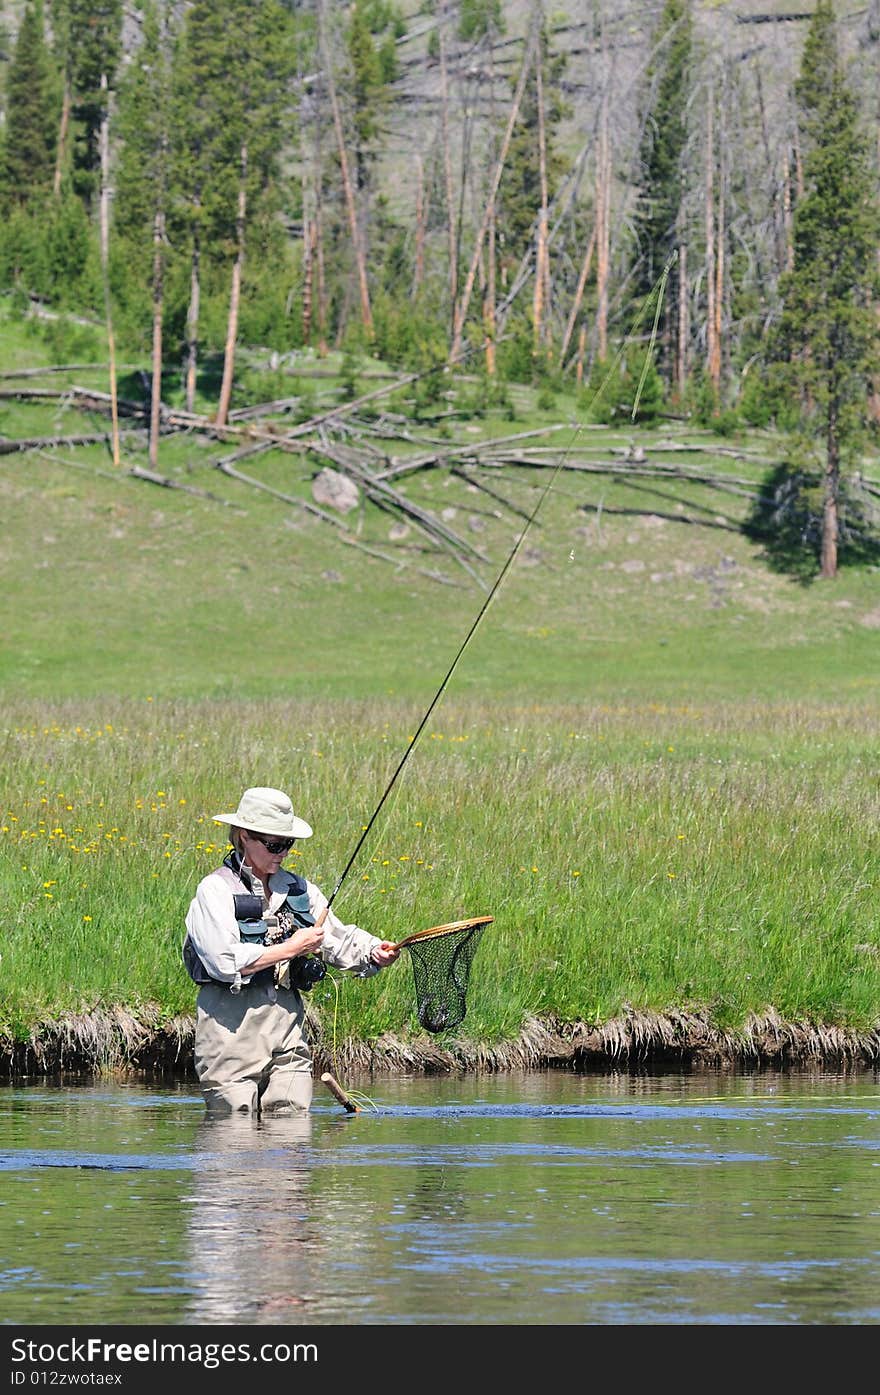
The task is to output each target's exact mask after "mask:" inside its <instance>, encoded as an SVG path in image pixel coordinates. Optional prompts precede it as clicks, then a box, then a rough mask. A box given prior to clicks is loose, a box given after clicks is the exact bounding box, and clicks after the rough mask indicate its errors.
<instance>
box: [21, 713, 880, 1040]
mask: <svg viewBox="0 0 880 1395" xmlns="http://www.w3.org/2000/svg"><path fill="white" fill-rule="evenodd" d="M420 715H421V714H420V712H418V711H417V710H415V709H414V708H413V707H412V706H411V705H409V704H406V703H400V702H395V701H390V700H389V701H385V702H382V701H377V702H375V703H369V704H367V703H345V702H335V703H331V702H322V703H320V704H315V703H308V702H280V701H266V702H245V703H224V704H214V703H208V702H205V703H192V704H184V703H168V702H159V701H142V702H110V701H95V702H92V703H88V702H86V703H77V704H63V703H61V704H55V705H53V706H52V707H47V706H46V705H45V704H32V703H28V702H22V703H18V704H12V705H11V706H10V707H9V709H8V711H7V716H6V725H5V732H4V736H3V761H2V773H0V806H2V814H3V817H2V824H0V871H2V876H3V881H4V885H5V886H6V888H7V930H6V935H5V937H4V938H5V944H4V947H3V957H2V964H0V972H2V981H3V995H2V1007H0V1034H2V1037H3V1038H4V1039H5V1041H6V1043H7V1047H8V1054H9V1055H10V1059H11V1056H12V1054H13V1046H12V1044H13V1043H15V1042H19V1043H21V1042H26V1041H29V1040H30V1041H32V1042H33V1041H38V1040H39V1039H40V1038H41V1036H45V1032H46V1028H47V1024H53V1023H54V1024H58V1023H64V1022H66V1023H68V1024H70V1023H75V1022H77V1021H79V1022H81V1023H91V1024H92V1030H93V1028H94V1023H95V1021H96V1020H97V1019H98V1018H100V1017H101V1015H102V1014H104V1016H105V1018H106V1015H107V1014H114V1013H115V1014H116V1017H115V1018H114V1024H115V1025H113V1026H112V1030H111V1031H110V1035H111V1036H113V1035H114V1033H115V1038H116V1039H117V1044H116V1046H115V1047H114V1051H115V1055H116V1057H117V1058H119V1057H120V1056H121V1057H122V1058H125V1056H126V1054H128V1055H130V1056H132V1055H134V1056H136V1055H137V1054H138V1052H141V1051H142V1050H143V1046H144V1041H145V1039H148V1038H149V1036H150V1034H151V1033H160V1034H161V1033H164V1034H165V1035H166V1036H167V1035H169V1034H170V1036H172V1037H173V1038H174V1039H175V1040H177V1041H180V1040H183V1039H185V1037H186V1023H187V1021H188V1018H189V1015H190V1014H191V1013H192V1010H193V1001H194V990H193V988H192V985H191V984H190V983H189V980H188V979H187V978H186V976H185V974H184V972H183V969H182V966H181V961H180V943H181V939H182V933H183V915H184V913H185V910H186V907H187V905H188V902H189V899H190V896H191V895H192V892H193V890H194V888H195V885H196V883H197V881H198V880H199V878H200V877H201V876H203V875H204V874H205V873H206V872H207V871H209V870H210V869H211V868H213V867H214V866H216V865H217V864H218V862H219V861H220V859H221V858H222V856H223V853H224V851H225V842H224V830H223V829H222V827H221V826H219V825H217V824H214V823H213V822H212V821H211V815H212V814H214V813H216V812H218V811H220V810H221V809H223V808H225V807H227V806H228V804H229V801H230V799H232V800H233V801H234V800H235V799H236V798H237V796H238V794H239V792H240V789H241V788H242V787H244V786H245V785H248V784H253V783H269V784H277V785H279V786H281V787H284V788H288V789H289V790H291V792H292V794H293V797H294V801H295V807H297V809H299V810H301V811H302V813H303V814H304V815H305V816H306V817H307V818H308V819H309V821H310V822H311V823H312V824H313V827H314V828H315V830H316V833H315V836H314V838H313V839H312V840H310V841H309V842H307V843H303V844H301V845H300V846H299V847H298V848H297V849H296V850H295V853H294V854H293V856H292V858H291V861H290V864H289V865H291V866H293V867H295V868H296V869H297V870H300V871H302V872H303V873H304V874H305V875H307V876H309V877H310V878H311V879H312V880H315V881H317V882H318V883H319V884H320V885H321V886H322V887H323V888H324V889H325V891H327V892H328V893H329V891H330V890H331V889H332V887H333V886H334V885H335V883H336V880H337V878H338V876H339V875H340V872H341V870H342V868H343V867H344V866H345V864H346V863H347V861H348V858H349V856H350V855H351V852H352V850H353V848H354V846H355V844H356V842H357V840H358V838H359V837H360V834H361V831H362V829H363V828H364V826H365V824H366V822H367V820H368V818H369V816H370V815H371V813H372V812H373V809H374V808H375V805H376V803H377V801H378V798H379V796H380V794H381V792H382V790H383V789H384V787H385V784H386V783H387V780H388V778H389V777H390V775H391V773H392V772H393V770H394V769H395V768H396V766H397V763H398V761H399V759H400V756H401V755H402V753H403V751H404V750H405V749H406V747H407V743H408V742H409V741H410V740H411V738H412V734H413V732H414V730H415V728H416V726H417V724H418V721H419V718H420ZM878 728H880V717H878V713H877V710H876V708H875V707H873V705H872V706H871V707H869V708H858V707H849V708H847V707H836V706H828V707H806V706H796V705H788V704H781V705H771V704H757V703H743V704H738V703H731V704H726V705H724V704H721V705H713V706H709V707H707V708H705V709H704V710H700V709H697V708H695V707H690V706H681V707H666V706H664V705H662V704H653V705H650V706H644V707H633V706H630V707H617V708H616V707H612V706H587V705H584V706H577V705H561V704H560V705H553V704H545V705H541V706H537V707H528V706H521V707H518V706H514V705H511V704H507V705H505V706H503V707H499V706H498V705H497V704H485V705H484V704H481V703H468V702H460V701H450V702H449V703H448V704H447V705H446V706H445V707H444V709H443V711H442V713H438V714H437V717H436V720H435V721H434V722H433V723H432V724H431V725H429V727H427V728H426V729H425V731H424V732H423V734H422V737H421V740H420V743H419V747H418V750H417V751H416V752H413V756H412V759H411V761H409V762H408V764H407V766H406V770H405V772H404V775H403V776H402V777H401V779H400V781H399V782H398V784H397V786H396V787H395V790H394V794H393V796H392V798H391V799H390V800H389V801H388V803H387V804H386V806H385V808H384V809H383V812H382V815H381V817H380V819H379V820H378V821H377V824H376V826H375V827H374V829H373V830H372V832H371V835H370V839H369V840H368V841H367V842H366V843H365V845H364V847H363V848H362V850H361V853H360V855H359V859H358V861H357V862H356V863H355V865H354V866H353V868H352V871H351V873H350V874H349V877H348V878H347V880H346V882H345V883H344V885H343V888H342V889H341V891H340V893H339V895H338V897H337V899H336V901H335V902H334V909H335V910H336V911H337V912H338V913H339V914H340V915H341V916H342V918H343V919H345V920H348V921H354V922H356V923H358V924H361V925H363V926H364V927H366V928H368V929H370V930H372V931H374V932H375V933H378V934H381V935H383V936H388V937H389V938H402V937H403V936H404V935H405V934H408V933H410V932H411V931H413V930H415V929H420V928H423V927H424V926H428V925H433V924H439V923H441V922H446V921H449V920H456V919H462V918H464V917H466V916H471V915H479V914H490V915H493V916H494V917H495V919H494V923H493V924H492V925H490V926H489V927H488V929H487V930H486V931H485V933H484V936H483V939H482V942H481V945H480V948H479V950H478V953H477V957H476V960H475V962H474V966H473V971H472V975H471V984H470V991H469V997H468V1004H469V1005H468V1014H467V1017H466V1019H465V1021H464V1023H463V1024H462V1026H461V1027H460V1028H459V1029H458V1030H457V1033H456V1040H457V1042H458V1044H459V1049H460V1050H461V1051H463V1052H465V1054H468V1053H470V1056H471V1058H472V1059H473V1058H474V1056H475V1055H476V1056H477V1057H479V1056H480V1054H481V1053H482V1054H483V1056H484V1057H491V1055H492V1053H493V1052H498V1051H499V1050H502V1049H503V1048H504V1046H505V1044H507V1045H508V1046H513V1045H514V1044H516V1043H521V1042H522V1040H523V1036H524V1034H527V1033H528V1031H529V1030H533V1028H530V1025H529V1024H535V1023H540V1022H545V1023H551V1024H556V1026H557V1027H558V1026H560V1024H561V1025H562V1026H563V1027H567V1028H569V1029H570V1028H571V1027H572V1024H577V1026H578V1030H581V1031H585V1032H590V1031H592V1032H598V1033H600V1034H601V1033H603V1032H604V1033H605V1034H606V1044H607V1042H609V1041H611V1039H612V1038H613V1035H614V1032H615V1031H617V1030H618V1028H617V1027H616V1026H615V1025H614V1024H619V1023H620V1022H621V1021H626V1020H629V1021H632V1020H634V1019H635V1020H639V1021H641V1022H643V1023H650V1022H651V1021H652V1020H653V1021H656V1022H658V1023H660V1022H665V1023H668V1022H670V1021H673V1020H675V1019H676V1015H677V1016H678V1018H679V1019H680V1018H681V1017H682V1015H684V1017H686V1018H689V1019H693V1020H694V1021H699V1022H700V1023H703V1024H708V1027H709V1028H710V1029H711V1032H712V1033H714V1034H716V1035H717V1036H720V1037H723V1038H725V1039H730V1040H745V1039H747V1038H748V1037H749V1035H750V1033H752V1034H753V1030H754V1024H755V1023H756V1022H759V1023H764V1024H766V1023H767V1022H768V1021H773V1022H776V1023H777V1024H780V1023H781V1024H783V1025H784V1024H789V1025H790V1024H795V1025H797V1024H800V1025H801V1026H804V1025H807V1026H809V1027H811V1028H812V1029H814V1030H815V1031H820V1030H824V1031H826V1032H831V1033H832V1036H833V1033H834V1031H835V1030H837V1031H843V1032H845V1033H854V1034H859V1033H862V1034H864V1033H869V1034H870V1033H873V1032H876V1030H877V1028H878V1024H880V942H878V937H877V930H876V901H877V872H876V848H875V843H876V833H875V830H876V827H877V819H878V813H880V791H878V781H877V765H876V758H875V757H874V755H873V752H875V751H876V749H877V737H878V734H880V732H878ZM310 1010H311V1015H312V1017H313V1030H314V1032H315V1034H316V1037H318V1038H319V1039H320V1040H321V1042H322V1043H323V1048H324V1050H325V1051H326V1052H327V1053H328V1054H329V1055H330V1056H332V1057H334V1058H335V1053H337V1052H340V1051H342V1052H343V1053H346V1052H348V1053H349V1054H350V1053H352V1052H353V1053H354V1057H355V1058H357V1057H358V1055H360V1057H361V1058H363V1057H366V1058H367V1059H369V1060H376V1059H378V1058H379V1057H380V1056H381V1055H382V1052H383V1049H384V1048H383V1043H384V1044H385V1048H387V1044H388V1043H389V1042H393V1043H395V1044H396V1047H395V1050H396V1054H397V1056H398V1059H400V1057H401V1055H402V1056H403V1058H404V1059H405V1058H406V1056H407V1053H408V1052H410V1051H412V1050H413V1049H414V1043H418V1042H421V1043H422V1045H423V1047H424V1048H425V1049H426V1050H427V1052H428V1054H429V1055H430V1052H431V1051H432V1050H434V1049H441V1048H443V1047H444V1046H446V1045H448V1043H445V1042H444V1040H443V1039H442V1038H440V1039H437V1041H436V1042H435V1041H431V1042H427V1043H426V1041H425V1036H424V1033H422V1032H421V1029H420V1028H419V1026H418V1023H417V1021H416V1018H415V1002H414V994H413V987H412V976H411V970H410V967H409V964H408V962H407V961H406V958H405V956H404V958H403V959H402V960H401V963H400V964H399V965H398V966H396V967H395V968H393V969H391V970H389V971H387V972H385V973H383V974H381V975H379V976H378V977H377V978H375V979H373V980H369V981H366V982H363V981H360V980H350V979H346V978H345V977H344V976H342V975H338V974H332V975H331V976H330V978H329V979H328V980H326V981H325V983H324V984H323V985H322V986H321V987H319V988H318V989H317V990H315V991H313V993H312V995H311V1000H310ZM120 1015H121V1016H120ZM123 1021H128V1022H129V1023H130V1024H135V1025H134V1026H132V1027H131V1029H130V1031H129V1033H128V1036H126V1029H125V1028H123V1027H121V1026H120V1022H123ZM181 1024H183V1025H181ZM663 1030H665V1029H663V1028H661V1027H659V1026H658V1027H657V1028H656V1033H655V1034H656V1035H657V1036H658V1037H662V1035H663ZM99 1035H100V1034H99ZM104 1036H105V1038H106V1036H107V1032H106V1031H105V1033H104ZM120 1042H121V1043H122V1044H121V1046H120V1044H119V1043H120ZM126 1042H127V1043H128V1045H126ZM86 1054H88V1053H86Z"/></svg>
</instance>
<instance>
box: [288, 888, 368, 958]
mask: <svg viewBox="0 0 880 1395" xmlns="http://www.w3.org/2000/svg"><path fill="white" fill-rule="evenodd" d="M306 886H307V887H308V892H309V905H310V907H311V911H312V915H313V916H314V917H315V919H316V920H318V919H319V917H320V915H321V912H322V911H323V910H324V908H325V906H326V905H327V897H326V896H325V895H324V893H323V891H320V890H319V889H318V887H316V886H315V885H314V883H313V882H306ZM323 930H324V947H323V950H322V951H321V953H322V955H323V957H324V959H325V960H326V961H327V963H328V964H332V965H333V966H334V968H337V969H351V970H352V972H353V973H356V974H357V975H358V976H359V977H360V978H371V977H372V976H373V974H377V973H378V972H379V969H380V967H381V966H380V965H379V964H374V963H373V961H372V959H371V958H370V954H371V952H372V950H373V949H374V947H375V946H376V945H380V944H381V943H382V941H381V939H380V938H379V936H378V935H371V934H370V933H369V932H368V931H367V930H362V929H361V928H360V926H359V925H345V924H343V922H342V921H341V920H340V919H339V917H338V916H337V915H335V914H334V912H333V909H332V907H331V909H330V910H329V911H328V912H327V919H326V920H325V921H324V926H323Z"/></svg>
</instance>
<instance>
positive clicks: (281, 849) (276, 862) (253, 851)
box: [240, 828, 294, 882]
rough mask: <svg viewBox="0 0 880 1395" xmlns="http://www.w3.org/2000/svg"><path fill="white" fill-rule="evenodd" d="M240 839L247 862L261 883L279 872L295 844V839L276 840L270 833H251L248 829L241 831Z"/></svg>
mask: <svg viewBox="0 0 880 1395" xmlns="http://www.w3.org/2000/svg"><path fill="white" fill-rule="evenodd" d="M240 837H241V846H242V851H243V852H244V856H245V860H246V862H248V864H249V865H250V866H251V867H252V868H253V869H254V871H255V872H256V874H257V876H258V877H259V879H260V881H261V882H266V881H267V880H268V879H269V877H270V876H271V875H272V873H273V872H277V871H278V869H279V867H280V866H281V864H282V862H283V861H284V859H285V858H286V856H287V854H288V853H289V852H290V849H291V848H292V847H293V844H294V839H293V838H275V837H273V836H272V835H271V834H268V833H249V832H248V830H247V829H246V828H243V829H241V832H240ZM267 844H268V846H267Z"/></svg>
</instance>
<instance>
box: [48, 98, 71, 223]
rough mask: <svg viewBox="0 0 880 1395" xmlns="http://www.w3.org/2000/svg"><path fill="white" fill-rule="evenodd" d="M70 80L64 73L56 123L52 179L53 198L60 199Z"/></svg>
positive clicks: (68, 120)
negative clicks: (56, 132)
mask: <svg viewBox="0 0 880 1395" xmlns="http://www.w3.org/2000/svg"><path fill="white" fill-rule="evenodd" d="M70 107H71V95H70V78H69V77H68V76H67V74H66V73H65V76H64V91H63V93H62V96H61V117H60V120H59V122H58V144H57V146H56V148H55V174H54V177H53V179H52V196H53V198H56V199H57V198H60V197H61V179H62V176H63V174H64V161H65V159H66V157H67V133H68V131H69V130H70Z"/></svg>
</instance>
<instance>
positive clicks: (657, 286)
mask: <svg viewBox="0 0 880 1395" xmlns="http://www.w3.org/2000/svg"><path fill="white" fill-rule="evenodd" d="M677 256H678V253H677V251H673V252H672V254H671V255H670V257H669V258H668V259H667V262H666V265H665V266H664V268H663V270H662V272H661V273H660V276H659V277H658V278H657V281H656V282H655V283H654V285H653V286H652V287H651V289H650V291H649V292H648V294H647V295H646V296H645V298H644V300H643V301H642V304H641V306H640V307H639V310H638V313H637V315H636V317H635V319H634V320H633V323H632V327H631V329H630V331H629V333H628V334H627V336H626V338H625V339H624V340H623V342H622V344H621V345H620V348H619V349H618V350H617V353H616V354H615V355H614V357H613V359H612V360H611V365H610V367H609V369H608V371H607V373H606V374H605V376H604V378H603V379H602V382H601V383H600V385H599V387H598V388H597V389H596V392H595V393H594V395H593V397H592V398H591V400H590V402H589V404H588V406H587V408H586V412H585V414H588V413H589V412H590V411H592V409H593V408H594V407H595V405H596V403H597V402H599V401H601V399H602V395H603V393H604V392H605V389H606V387H607V386H608V384H609V382H610V381H611V379H612V377H613V375H614V373H615V371H616V369H617V366H618V364H619V363H620V360H621V358H622V356H623V354H624V352H625V351H626V348H627V345H628V344H629V342H630V340H631V339H632V338H633V336H634V334H635V332H636V330H637V329H638V327H639V325H640V324H641V322H642V320H643V318H644V316H645V314H646V312H647V309H648V306H649V305H650V304H651V301H652V300H653V299H654V296H655V295H656V297H657V305H656V310H655V314H654V327H653V330H652V333H651V339H650V343H649V345H648V351H647V356H646V360H645V367H644V369H643V371H642V377H641V380H640V382H639V385H638V391H637V394H636V401H635V403H634V406H633V417H634V416H635V411H636V407H637V406H638V398H639V395H640V394H641V390H642V386H643V384H644V381H645V377H646V376H647V372H648V364H649V362H650V356H651V355H652V354H653V351H654V344H655V341H656V338H657V326H658V324H659V320H660V309H661V306H662V303H663V295H664V292H665V289H666V282H667V279H668V277H669V271H670V268H671V267H672V264H673V262H674V261H675V259H676V257H677ZM582 431H583V425H582V424H578V425H577V426H576V427H575V429H574V433H573V435H572V437H571V440H570V441H569V443H568V445H567V446H566V447H565V449H564V450H563V452H562V454H561V455H560V457H559V459H558V461H557V462H556V465H555V466H554V467H553V470H552V471H551V473H550V477H549V479H548V481H547V483H546V485H545V486H544V488H543V489H542V490H541V492H540V494H539V495H538V499H537V502H536V504H535V507H534V508H533V509H532V511H531V513H530V514H529V515H528V517H527V519H526V521H525V523H524V524H523V527H522V529H521V531H520V533H519V536H518V537H517V539H516V542H515V543H514V545H513V547H512V549H511V551H510V553H509V554H508V556H507V560H506V561H505V563H504V565H503V567H502V568H501V571H500V572H499V573H498V576H497V577H496V578H495V582H494V584H493V586H492V588H491V590H490V591H489V594H488V595H487V596H486V599H485V600H484V601H483V604H482V605H481V606H480V609H479V611H478V612H477V615H476V618H475V619H474V621H473V623H472V624H471V626H470V629H469V630H468V632H467V634H466V635H465V637H464V639H463V640H462V642H461V644H460V645H459V648H458V652H457V653H456V655H455V658H454V659H453V660H452V663H451V664H450V665H449V668H448V669H447V670H446V674H445V676H444V678H443V681H442V682H441V684H440V686H439V688H438V689H437V691H436V693H435V694H434V696H433V698H432V699H431V702H430V704H429V706H428V708H427V711H426V712H425V715H424V716H423V717H422V719H421V721H420V722H419V725H418V727H417V728H416V731H415V735H414V736H413V737H412V738H411V739H410V742H409V745H408V746H407V748H406V750H405V751H404V753H403V755H402V756H401V758H400V760H399V762H398V764H397V768H396V770H395V771H394V774H393V775H392V776H391V779H390V780H389V781H388V784H387V785H386V786H385V789H384V791H383V793H382V797H381V799H380V800H379V803H378V804H377V805H376V807H375V809H374V810H373V813H372V814H371V815H370V818H369V821H368V822H367V823H366V824H365V825H364V828H363V832H362V833H361V836H360V838H359V839H358V841H357V843H356V845H355V848H354V851H353V852H352V854H351V856H350V857H349V859H348V862H347V863H346V865H345V867H344V869H343V871H342V874H341V876H340V877H339V880H338V881H337V883H336V885H335V887H334V888H333V891H332V893H331V894H330V897H329V899H328V902H327V906H328V909H329V907H330V906H332V904H333V902H334V900H335V899H336V896H337V894H338V892H339V890H340V888H341V887H342V884H343V882H344V881H345V879H346V877H347V876H348V874H349V872H350V871H351V869H352V867H353V866H354V864H355V861H356V860H357V855H358V853H359V852H360V850H361V848H362V847H363V845H364V843H365V842H366V840H367V838H368V837H369V833H370V830H371V828H372V827H373V824H374V823H375V822H376V819H377V818H378V817H379V814H380V813H381V811H382V809H383V808H384V805H385V801H386V799H387V798H388V796H389V795H390V793H391V791H392V789H393V788H394V786H395V784H396V783H397V780H398V777H399V776H400V774H401V772H402V770H403V768H404V766H405V765H406V762H407V761H408V760H409V758H410V756H411V755H412V753H413V751H414V750H415V748H416V743H417V742H418V739H419V737H420V736H421V734H422V732H423V731H424V729H425V727H426V725H427V723H428V719H429V717H430V716H431V713H432V712H433V711H434V708H435V707H436V706H437V704H438V702H439V701H440V699H441V697H442V696H443V694H444V692H445V691H446V688H447V686H448V684H449V681H450V679H451V678H452V675H453V674H454V673H455V670H456V668H457V667H458V664H459V661H460V660H461V658H462V655H463V654H464V651H465V650H466V649H467V647H468V645H469V644H470V642H471V640H472V639H473V637H474V635H475V634H476V632H477V629H478V628H479V625H480V623H481V621H482V619H483V617H484V615H485V614H486V612H487V611H488V609H489V607H490V605H491V604H492V602H493V600H494V599H495V597H496V596H497V594H498V591H499V589H500V587H501V584H502V582H503V581H504V578H505V577H506V576H507V574H508V572H509V571H510V569H511V567H512V566H513V563H514V562H515V561H516V557H517V554H518V553H519V550H520V548H521V547H522V545H523V542H524V540H525V538H526V535H527V533H528V531H529V529H530V528H531V526H532V524H533V523H534V521H535V519H536V518H537V516H538V513H539V511H540V509H541V507H542V505H543V503H544V500H545V499H546V498H547V495H548V494H549V493H550V490H551V489H552V488H553V485H554V484H555V482H556V479H557V476H558V475H559V472H560V471H561V469H562V467H563V465H564V464H565V461H566V459H567V458H568V456H569V454H570V453H571V451H572V449H573V448H574V444H575V442H576V441H577V439H578V437H579V436H580V434H581V432H582Z"/></svg>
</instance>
